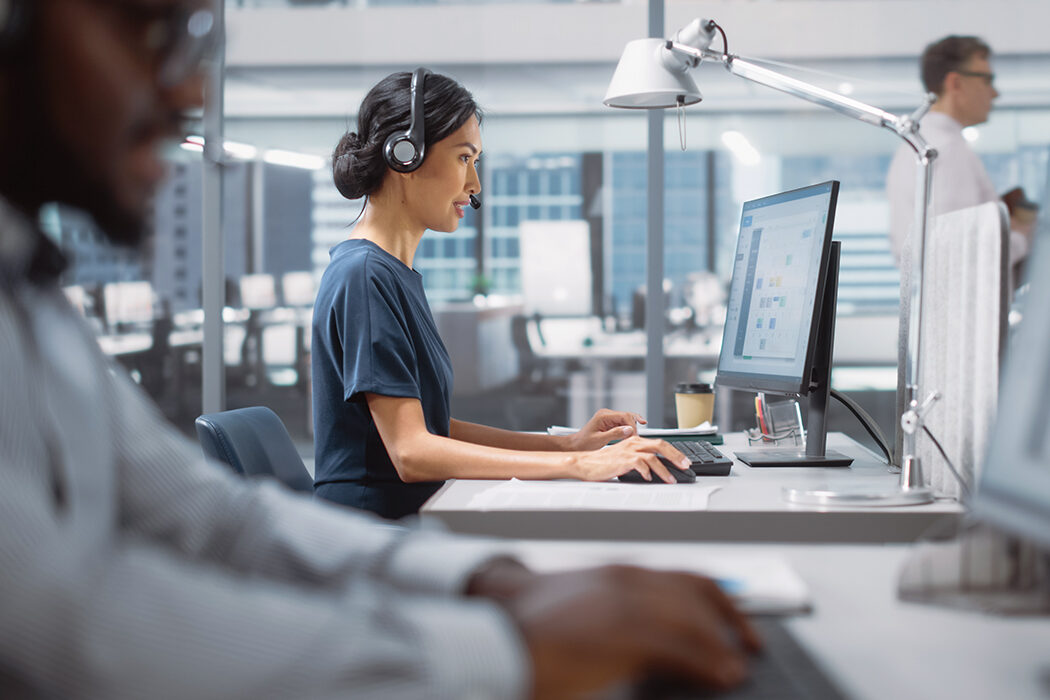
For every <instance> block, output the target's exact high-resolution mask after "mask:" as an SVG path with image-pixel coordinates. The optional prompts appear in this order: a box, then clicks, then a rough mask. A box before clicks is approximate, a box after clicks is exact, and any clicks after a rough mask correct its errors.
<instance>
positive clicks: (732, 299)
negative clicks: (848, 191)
mask: <svg viewBox="0 0 1050 700" xmlns="http://www.w3.org/2000/svg"><path fill="white" fill-rule="evenodd" d="M838 192H839V183H838V181H836V180H831V181H828V182H822V183H820V184H816V185H811V186H809V187H803V188H801V189H797V190H791V191H789V192H781V193H779V194H775V195H771V196H768V197H762V198H761V199H755V200H752V201H750V202H745V203H744V207H743V213H742V215H741V218H740V234H739V237H738V239H737V248H736V257H735V259H734V262H733V277H732V281H731V282H730V285H729V299H728V302H727V309H726V322H725V329H724V331H723V335H722V350H721V354H720V355H719V358H718V373H717V375H716V377H715V383H716V384H718V385H719V386H724V387H729V388H732V389H744V390H749V391H756V392H766V393H772V394H782V395H785V396H790V397H803V396H806V397H808V398H809V411H808V416H807V421H808V430H807V435H806V447H805V450H800V449H762V450H753V451H743V452H737V453H736V456H737V459H739V460H741V461H742V462H744V463H746V464H749V465H751V466H753V467H758V466H849V464H850V463H851V462H852V461H853V460H852V459H851V458H849V457H848V456H846V455H843V454H841V453H838V452H828V451H827V450H826V439H827V429H826V426H825V421H824V418H825V415H826V413H827V403H828V392H829V389H830V380H831V356H832V345H833V339H834V334H835V303H836V299H837V293H838V259H839V243H838V242H837V241H836V242H833V241H832V240H831V234H832V230H833V229H834V224H835V205H836V203H837V201H838Z"/></svg>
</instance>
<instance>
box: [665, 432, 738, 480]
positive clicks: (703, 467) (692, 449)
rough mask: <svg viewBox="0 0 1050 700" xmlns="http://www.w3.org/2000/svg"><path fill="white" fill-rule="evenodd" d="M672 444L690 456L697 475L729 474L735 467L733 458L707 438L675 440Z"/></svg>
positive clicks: (691, 465) (692, 467)
mask: <svg viewBox="0 0 1050 700" xmlns="http://www.w3.org/2000/svg"><path fill="white" fill-rule="evenodd" d="M671 444H672V445H674V446H675V448H676V449H677V450H678V451H679V452H681V453H682V454H684V455H685V456H686V457H688V458H689V462H690V465H689V467H690V468H691V469H692V470H693V472H695V473H696V475H697V476H728V475H729V471H730V469H732V467H733V460H732V458H730V457H726V456H725V455H724V454H722V453H721V452H719V451H718V448H716V447H715V446H714V445H712V444H711V443H710V442H708V441H707V440H674V441H673V442H671Z"/></svg>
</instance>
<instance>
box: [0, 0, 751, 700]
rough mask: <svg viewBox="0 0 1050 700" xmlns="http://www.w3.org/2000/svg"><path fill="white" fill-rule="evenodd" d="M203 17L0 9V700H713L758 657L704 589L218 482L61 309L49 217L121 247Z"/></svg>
mask: <svg viewBox="0 0 1050 700" xmlns="http://www.w3.org/2000/svg"><path fill="white" fill-rule="evenodd" d="M214 34H215V32H214V17H213V16H212V14H211V12H210V11H209V9H208V5H207V4H206V3H204V2H202V1H201V0H0V60H2V61H3V65H2V68H0V100H2V105H3V107H2V109H0V119H2V120H3V122H4V123H3V125H2V126H3V128H2V129H0V163H2V166H0V173H2V174H0V386H2V387H3V391H2V392H0V426H2V427H0V600H3V605H2V606H0V687H2V688H3V689H4V692H3V695H4V697H5V698H18V697H65V698H106V699H116V698H142V697H151V696H156V695H162V696H165V697H192V698H245V697H252V698H268V697H275V698H276V697H283V698H322V697H323V698H330V697H355V698H365V697H381V698H407V697H421V696H427V697H442V698H465V697H472V698H475V697H476V698H482V697H492V698H513V697H529V696H531V697H536V698H555V697H566V696H573V695H576V694H579V693H581V692H584V691H587V690H592V689H595V688H601V687H603V686H606V685H608V684H610V683H614V682H617V681H621V680H627V679H632V678H636V677H639V676H640V675H642V674H645V673H648V672H650V671H662V672H671V673H674V674H678V675H681V676H684V677H687V678H690V679H693V680H695V681H697V682H704V683H707V684H709V685H712V686H716V687H727V686H730V685H733V684H735V683H737V682H738V681H740V680H741V679H742V678H743V676H744V674H745V660H744V649H745V648H751V649H753V648H755V647H756V646H757V640H756V639H755V637H754V635H753V633H752V632H751V630H750V628H749V627H748V625H747V623H746V622H745V621H744V620H743V618H742V617H741V616H740V615H739V614H738V613H737V612H736V611H735V610H734V608H733V607H732V605H731V604H730V603H729V601H728V599H727V598H726V597H725V596H724V595H723V594H722V593H721V592H720V591H719V590H718V589H717V587H716V586H715V585H714V584H713V583H712V582H710V581H708V580H706V579H701V578H697V577H694V576H689V575H685V574H667V573H663V574H660V573H653V572H648V571H643V570H640V569H633V568H627V567H610V568H605V569H598V570H592V571H586V572H578V573H567V574H560V575H552V576H538V575H534V574H532V573H530V572H529V571H528V570H526V569H525V568H524V567H523V566H521V565H520V564H518V563H516V562H515V561H513V560H511V559H508V558H506V557H502V556H500V551H499V547H498V543H495V542H486V541H480V540H467V539H460V538H454V537H450V536H445V535H441V534H436V533H429V532H422V531H416V530H411V529H407V528H403V527H399V526H394V525H391V524H389V523H386V522H384V521H380V520H376V519H373V518H370V517H367V516H364V515H362V514H358V513H353V512H350V511H348V510H341V509H337V508H335V507H332V506H324V505H321V504H318V503H314V502H312V501H310V500H306V499H302V498H299V497H296V496H293V495H291V494H289V493H287V492H285V491H283V490H281V489H279V488H278V487H276V486H274V485H272V484H259V483H250V482H247V481H243V480H240V479H238V478H237V477H235V476H233V475H232V474H229V473H227V472H226V471H225V470H224V469H223V468H221V467H219V466H216V465H213V464H209V463H206V462H205V461H204V460H203V459H202V457H201V456H200V451H199V449H198V448H197V446H196V445H194V444H192V443H190V442H188V441H187V440H185V439H184V438H182V437H181V436H180V435H179V434H177V433H176V432H175V431H174V430H173V429H171V428H170V427H169V426H168V425H166V424H165V423H164V422H163V420H162V419H161V418H160V416H159V414H158V413H157V411H156V410H155V409H154V407H153V406H152V405H151V404H150V402H149V401H148V399H147V398H146V397H145V396H144V394H143V393H142V392H141V391H139V390H138V388H137V387H136V386H135V385H134V384H133V383H131V382H130V381H129V380H128V379H127V378H126V377H125V376H123V374H122V373H121V372H119V371H117V372H111V371H110V370H111V364H110V363H109V362H108V361H107V360H106V358H105V357H104V356H103V355H102V354H101V352H100V350H99V349H98V346H97V344H96V343H95V342H94V340H93V338H92V337H91V336H90V334H89V332H88V331H86V330H85V326H84V325H83V324H81V323H80V321H79V319H78V317H77V315H76V312H74V311H73V309H72V308H71V307H70V306H69V304H68V303H67V302H66V301H65V298H64V297H63V295H62V293H61V290H60V289H59V287H58V284H57V281H58V276H59V274H60V273H61V271H62V269H63V268H64V266H65V264H66V263H65V260H64V258H63V256H62V254H61V252H60V251H59V250H58V249H57V248H56V247H55V245H54V244H53V243H52V242H51V241H50V240H49V239H48V238H47V237H46V236H44V235H43V234H42V233H41V232H40V231H39V229H38V228H37V226H36V219H37V213H38V211H39V209H40V206H41V205H42V204H44V203H45V202H51V201H59V202H64V203H66V204H69V205H73V206H77V207H80V208H83V209H85V210H86V211H88V212H90V213H91V214H92V215H93V216H94V218H95V220H96V221H97V223H98V224H99V226H100V227H101V228H102V230H103V231H105V233H106V235H107V236H108V237H109V238H110V239H111V240H112V241H113V242H114V243H118V244H122V245H129V246H134V245H136V244H138V242H139V238H140V236H141V231H142V224H143V220H144V218H145V213H146V211H147V207H148V203H149V200H150V197H151V194H152V192H153V189H154V188H155V187H156V185H157V183H159V182H160V180H161V179H162V178H163V176H164V165H163V162H162V159H161V158H160V156H159V155H158V154H159V150H160V149H161V147H162V146H163V145H164V144H165V143H167V142H169V141H171V140H172V139H174V138H177V137H178V136H179V126H180V123H181V122H182V119H183V117H184V114H185V113H186V112H187V111H189V110H193V109H197V108H199V106H200V103H201V92H202V79H201V74H200V60H201V58H202V56H203V54H204V53H205V51H206V50H207V48H208V46H209V45H210V44H211V43H212V42H213V41H214V40H215V39H216V37H215V36H214Z"/></svg>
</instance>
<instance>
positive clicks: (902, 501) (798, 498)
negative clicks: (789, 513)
mask: <svg viewBox="0 0 1050 700" xmlns="http://www.w3.org/2000/svg"><path fill="white" fill-rule="evenodd" d="M782 493H783V496H784V500H786V501H787V502H788V503H796V504H798V505H806V506H828V507H832V506H859V507H862V508H891V507H895V506H920V505H924V504H926V503H933V500H934V496H933V489H929V488H925V487H922V488H909V489H902V488H897V489H886V488H884V487H880V488H869V489H865V488H856V487H853V488H844V489H831V488H826V489H794V488H784V490H783V492H782Z"/></svg>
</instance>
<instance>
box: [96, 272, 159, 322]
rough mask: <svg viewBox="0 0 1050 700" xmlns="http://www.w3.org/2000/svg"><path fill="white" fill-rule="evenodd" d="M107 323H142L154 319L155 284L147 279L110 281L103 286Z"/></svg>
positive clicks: (103, 301) (103, 302)
mask: <svg viewBox="0 0 1050 700" xmlns="http://www.w3.org/2000/svg"><path fill="white" fill-rule="evenodd" d="M102 306H103V309H104V311H105V318H106V325H107V326H109V328H110V329H115V328H117V327H118V325H120V324H142V323H150V322H151V321H152V320H153V285H152V284H150V283H149V282H145V281H136V282H110V283H108V284H105V285H103V287H102Z"/></svg>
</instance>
